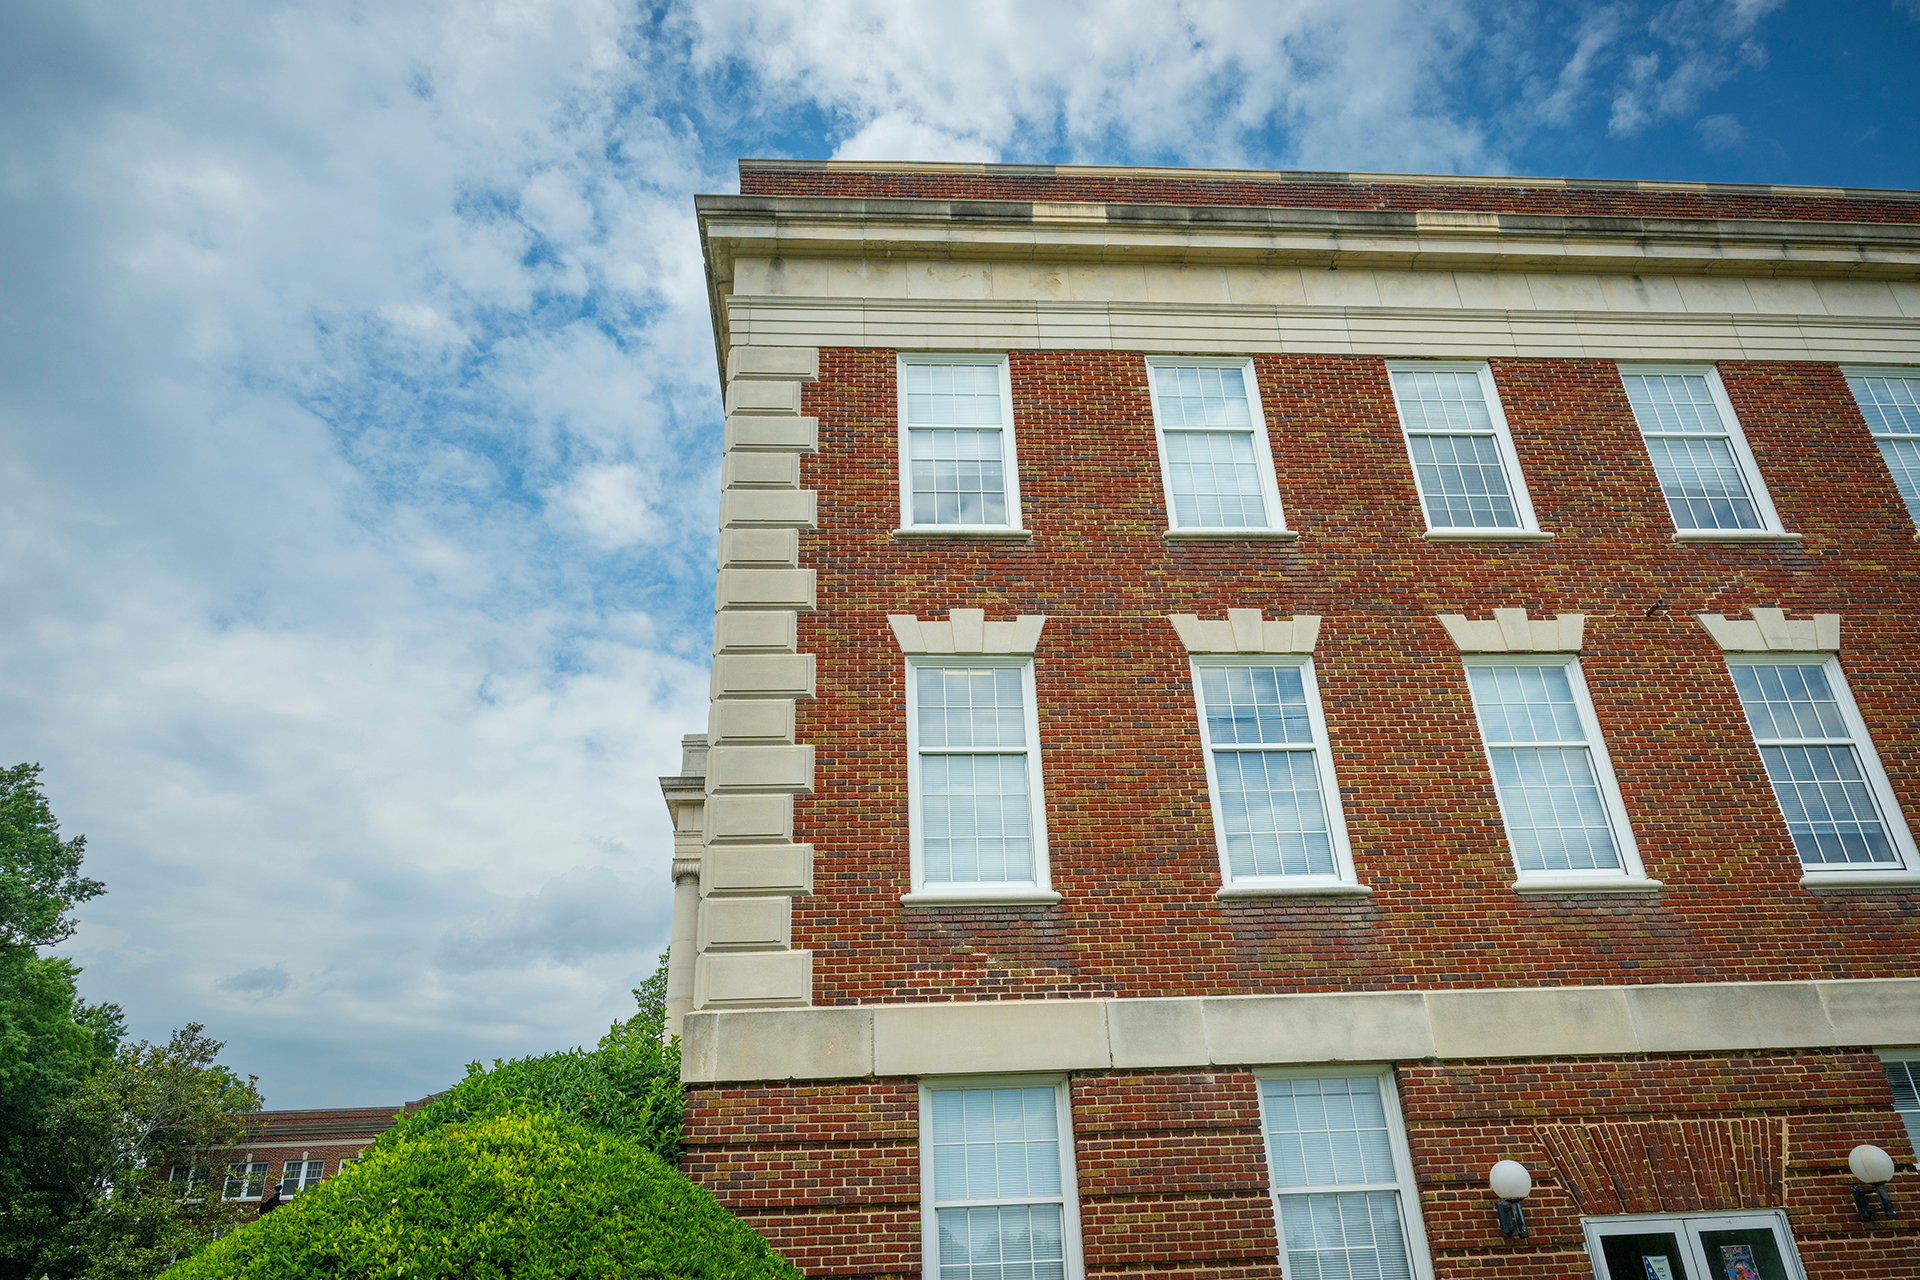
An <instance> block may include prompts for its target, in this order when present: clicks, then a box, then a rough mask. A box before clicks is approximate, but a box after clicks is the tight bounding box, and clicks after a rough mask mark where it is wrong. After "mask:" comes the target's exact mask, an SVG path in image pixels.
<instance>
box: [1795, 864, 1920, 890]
mask: <svg viewBox="0 0 1920 1280" xmlns="http://www.w3.org/2000/svg"><path fill="white" fill-rule="evenodd" d="M1800 887H1801V888H1802V889H1805V890H1806V891H1807V892H1808V893H1852V892H1863V893H1864V892H1872V891H1873V890H1876V889H1878V890H1881V891H1884V892H1893V891H1898V890H1905V891H1907V892H1909V893H1912V892H1916V891H1920V873H1915V872H1912V871H1907V870H1905V869H1899V870H1895V869H1894V868H1892V867H1889V868H1887V869H1886V870H1884V871H1809V872H1807V873H1806V874H1805V875H1803V876H1801V877H1800Z"/></svg>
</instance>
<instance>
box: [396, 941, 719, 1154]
mask: <svg viewBox="0 0 1920 1280" xmlns="http://www.w3.org/2000/svg"><path fill="white" fill-rule="evenodd" d="M666 984H667V967H666V958H665V957H664V956H663V957H661V964H660V969H659V972H657V973H656V974H654V976H653V977H652V978H650V979H648V980H647V983H646V985H644V986H642V987H639V988H637V989H636V990H635V991H634V993H633V994H634V996H635V998H636V999H637V1000H638V1001H639V1003H640V1011H639V1012H638V1013H636V1014H634V1016H633V1017H631V1018H629V1019H628V1020H627V1021H626V1022H623V1023H616V1024H615V1025H614V1026H613V1027H612V1029H610V1030H609V1031H608V1032H607V1034H606V1035H604V1036H602V1037H601V1039H600V1044H599V1046H598V1047H597V1048H595V1049H593V1050H591V1051H589V1050H585V1049H568V1050H566V1051H565V1052H562V1053H549V1054H545V1055H543V1056H541V1057H537V1058H516V1059H514V1060H512V1061H509V1062H502V1061H500V1060H499V1059H497V1058H496V1059H495V1060H494V1063H493V1067H492V1068H491V1069H488V1068H485V1067H482V1066H481V1065H480V1064H479V1063H477V1062H473V1063H468V1064H467V1078H466V1079H464V1080H462V1081H461V1082H460V1083H459V1084H456V1085H455V1086H453V1088H451V1089H449V1090H448V1091H447V1092H446V1093H443V1094H441V1095H440V1096H439V1097H438V1098H436V1099H434V1100H433V1101H432V1102H431V1103H429V1104H427V1106H426V1107H424V1108H422V1109H421V1110H419V1111H416V1112H414V1113H413V1114H412V1115H410V1116H407V1117H406V1118H405V1119H403V1120H401V1121H400V1123H399V1124H397V1125H395V1126H394V1127H393V1128H392V1129H389V1130H388V1131H387V1132H386V1133H384V1134H382V1135H380V1137H379V1139H378V1140H377V1141H376V1143H375V1149H376V1150H377V1149H378V1148H379V1147H380V1146H381V1145H383V1144H391V1143H395V1142H401V1141H405V1140H407V1139H411V1138H418V1137H423V1136H425V1135H426V1134H429V1133H432V1132H434V1131H435V1130H437V1129H442V1128H445V1127H447V1126H449V1125H463V1124H472V1123H474V1122H475V1121H477V1120H487V1119H491V1118H492V1117H494V1116H504V1115H517V1114H521V1113H524V1112H533V1111H539V1112H545V1113H547V1114H549V1115H556V1116H564V1117H565V1118H567V1119H569V1120H573V1121H576V1122H577V1123H579V1124H583V1125H586V1126H587V1127H588V1128H591V1129H597V1130H599V1131H600V1132H601V1133H606V1134H610V1135H612V1136H614V1137H617V1138H625V1139H627V1140H628V1141H630V1142H636V1143H638V1144H639V1145H640V1146H642V1147H644V1148H646V1149H647V1150H648V1151H651V1152H652V1153H653V1154H654V1155H656V1156H659V1157H660V1158H661V1159H662V1160H664V1161H666V1162H667V1163H668V1164H669V1165H671V1164H675V1163H677V1162H678V1161H679V1159H680V1115H681V1110H682V1092H681V1088H680V1042H679V1041H678V1040H663V1038H662V1034H663V1032H664V1031H665V1030H666V1020H667V1003H666V990H667V986H666Z"/></svg>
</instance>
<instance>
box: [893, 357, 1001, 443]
mask: <svg viewBox="0 0 1920 1280" xmlns="http://www.w3.org/2000/svg"><path fill="white" fill-rule="evenodd" d="M902 372H903V373H904V375H905V377H906V382H907V424H908V425H909V426H915V427H919V426H990V425H999V424H1000V362H999V361H997V360H996V361H993V362H991V363H984V364H946V363H941V364H917V363H912V362H909V363H908V364H907V365H906V366H905V368H904V369H903V371H902Z"/></svg>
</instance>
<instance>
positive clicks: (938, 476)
mask: <svg viewBox="0 0 1920 1280" xmlns="http://www.w3.org/2000/svg"><path fill="white" fill-rule="evenodd" d="M907 438H908V452H909V454H910V462H911V478H912V484H913V522H914V523H915V524H1005V523H1006V522H1007V485H1006V471H1005V468H1004V466H1003V464H1002V462H1001V457H1000V432H999V431H998V430H993V431H977V430H975V431H936V430H932V429H914V430H910V431H909V432H908V433H907Z"/></svg>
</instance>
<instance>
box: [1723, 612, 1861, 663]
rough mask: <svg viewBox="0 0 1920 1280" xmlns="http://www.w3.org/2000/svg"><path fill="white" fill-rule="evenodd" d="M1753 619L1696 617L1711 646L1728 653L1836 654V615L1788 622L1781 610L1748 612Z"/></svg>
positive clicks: (1819, 614) (1837, 640) (1821, 615)
mask: <svg viewBox="0 0 1920 1280" xmlns="http://www.w3.org/2000/svg"><path fill="white" fill-rule="evenodd" d="M1748 612H1750V613H1751V614H1752V615H1753V616H1752V618H1751V620H1749V619H1747V618H1726V617H1722V616H1721V615H1720V614H1717V613H1696V614H1694V615H1693V616H1694V617H1696V618H1698V619H1700V625H1701V626H1703V627H1705V628H1706V629H1707V634H1708V635H1710V636H1712V637H1713V642H1714V643H1715V644H1717V645H1719V646H1720V648H1721V649H1723V650H1724V651H1726V652H1728V653H1767V652H1769V651H1779V652H1783V653H1838V652H1839V651H1840V615H1839V614H1837V613H1816V614H1814V615H1813V617H1811V618H1789V617H1787V611H1786V610H1785V609H1751V610H1749V611H1748Z"/></svg>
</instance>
